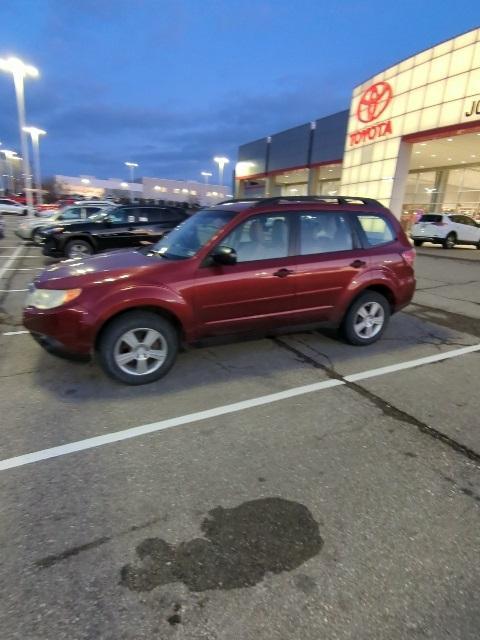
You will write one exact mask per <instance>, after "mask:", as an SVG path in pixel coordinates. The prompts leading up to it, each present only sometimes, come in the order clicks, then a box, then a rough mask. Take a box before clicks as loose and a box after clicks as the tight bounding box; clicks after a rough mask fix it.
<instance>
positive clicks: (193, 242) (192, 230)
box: [150, 209, 235, 260]
mask: <svg viewBox="0 0 480 640" xmlns="http://www.w3.org/2000/svg"><path fill="white" fill-rule="evenodd" d="M234 215H235V212H234V211H215V210H211V209H205V210H204V211H198V212H197V213H196V214H195V215H193V216H192V217H191V218H189V219H188V220H185V222H182V224H180V225H179V226H178V227H175V229H173V231H171V232H170V233H169V234H168V235H167V236H164V237H163V238H162V239H161V240H159V241H158V242H157V243H156V244H155V245H154V246H153V248H152V249H150V253H154V254H158V255H161V256H162V257H163V258H171V259H172V260H185V259H186V258H191V257H192V256H194V255H195V254H196V253H197V251H198V250H199V249H201V248H202V247H203V246H205V245H206V244H207V242H209V241H210V240H211V239H212V238H213V237H214V236H215V235H216V234H217V233H218V232H219V231H220V229H222V228H223V227H224V226H225V225H226V224H227V223H228V222H230V220H231V219H232V218H233V216H234Z"/></svg>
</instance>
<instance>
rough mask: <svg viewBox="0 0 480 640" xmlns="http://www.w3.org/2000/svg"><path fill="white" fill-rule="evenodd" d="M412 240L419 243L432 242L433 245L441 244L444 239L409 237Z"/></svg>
mask: <svg viewBox="0 0 480 640" xmlns="http://www.w3.org/2000/svg"><path fill="white" fill-rule="evenodd" d="M410 237H411V239H412V240H418V241H420V242H433V243H434V244H443V241H444V240H445V238H439V237H437V236H413V235H412V236H410Z"/></svg>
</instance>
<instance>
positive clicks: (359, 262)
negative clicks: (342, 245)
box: [350, 260, 367, 269]
mask: <svg viewBox="0 0 480 640" xmlns="http://www.w3.org/2000/svg"><path fill="white" fill-rule="evenodd" d="M366 265H367V263H366V262H365V261H364V260H354V261H353V262H351V263H350V266H351V267H353V268H354V269H360V268H361V267H365V266H366Z"/></svg>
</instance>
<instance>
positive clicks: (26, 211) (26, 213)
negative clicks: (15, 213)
mask: <svg viewBox="0 0 480 640" xmlns="http://www.w3.org/2000/svg"><path fill="white" fill-rule="evenodd" d="M20 215H22V216H28V209H24V210H23V211H22V213H21V214H20Z"/></svg>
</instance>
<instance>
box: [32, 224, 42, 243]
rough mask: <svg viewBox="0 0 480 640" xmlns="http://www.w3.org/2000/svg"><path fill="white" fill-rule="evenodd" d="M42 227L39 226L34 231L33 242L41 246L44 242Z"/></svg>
mask: <svg viewBox="0 0 480 640" xmlns="http://www.w3.org/2000/svg"><path fill="white" fill-rule="evenodd" d="M40 229H41V227H37V228H36V229H34V230H33V231H32V242H33V244H35V245H37V247H39V246H40V245H41V244H42V236H41V235H40Z"/></svg>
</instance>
